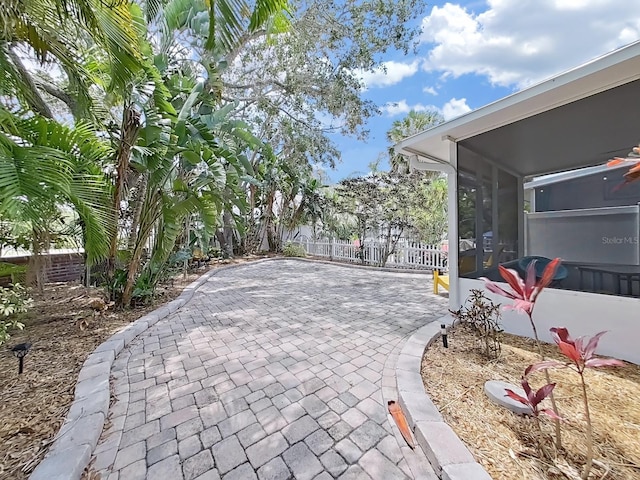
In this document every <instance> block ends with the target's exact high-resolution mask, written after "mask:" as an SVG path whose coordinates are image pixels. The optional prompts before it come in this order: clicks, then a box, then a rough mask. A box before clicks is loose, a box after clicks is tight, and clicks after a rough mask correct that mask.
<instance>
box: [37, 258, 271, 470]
mask: <svg viewBox="0 0 640 480" xmlns="http://www.w3.org/2000/svg"><path fill="white" fill-rule="evenodd" d="M269 260H272V258H265V259H260V260H255V261H252V262H247V263H242V264H237V265H227V266H224V267H219V268H215V269H213V270H210V271H208V272H207V273H205V274H204V275H202V276H201V277H200V278H198V279H197V280H196V281H194V282H192V283H191V284H189V285H188V286H187V287H186V288H185V289H184V290H183V291H182V293H181V294H180V296H179V297H178V298H176V299H175V300H172V301H171V302H169V303H167V304H165V305H163V306H162V307H160V308H158V309H157V310H154V311H153V312H151V313H148V314H146V315H144V316H143V317H140V318H139V319H137V320H136V321H134V322H132V323H131V324H129V325H127V326H126V327H125V328H123V329H121V330H120V331H118V332H117V333H116V334H114V335H112V336H111V337H110V338H108V339H107V340H106V341H105V342H103V343H102V344H100V345H99V346H98V347H97V348H96V349H95V350H94V351H93V353H91V354H90V355H89V356H88V357H87V359H86V360H85V362H84V364H83V365H82V369H81V370H80V373H79V374H78V380H77V383H76V388H75V398H74V400H73V403H72V404H71V408H70V409H69V413H68V414H67V418H66V419H65V421H64V423H63V424H62V427H61V428H60V431H59V432H58V434H57V435H56V438H55V440H54V442H53V444H52V446H51V448H50V449H49V452H48V453H47V455H46V456H45V457H44V459H43V460H42V461H41V462H40V463H39V464H38V466H37V467H36V468H35V470H34V471H33V473H32V474H31V475H30V476H29V479H30V480H79V479H80V477H81V476H82V472H83V471H84V469H85V468H86V466H87V465H88V464H89V461H90V460H91V455H92V453H93V451H94V450H95V448H96V445H97V443H98V440H99V439H100V435H101V434H102V430H103V428H104V423H105V421H106V419H107V414H108V412H109V401H110V399H111V389H110V377H111V366H112V365H113V362H114V361H115V359H116V357H117V356H118V354H119V353H120V352H121V351H122V349H123V348H124V347H125V346H126V345H128V344H129V343H131V341H132V340H133V339H134V338H136V337H137V336H138V335H140V334H141V333H142V332H144V331H145V330H147V329H148V328H149V327H151V326H152V325H155V324H156V323H158V321H160V320H162V319H164V318H165V317H168V316H169V315H171V314H172V313H174V312H175V311H177V310H178V309H179V308H180V307H182V306H183V305H184V304H185V303H187V302H188V301H189V300H191V298H192V297H193V295H194V294H195V292H196V290H198V288H200V287H201V286H202V285H203V284H204V283H206V282H207V281H208V280H209V279H210V278H211V277H213V276H214V275H217V274H218V273H219V272H222V271H224V270H228V269H231V268H238V267H244V266H247V265H253V264H256V263H262V262H266V261H269Z"/></svg>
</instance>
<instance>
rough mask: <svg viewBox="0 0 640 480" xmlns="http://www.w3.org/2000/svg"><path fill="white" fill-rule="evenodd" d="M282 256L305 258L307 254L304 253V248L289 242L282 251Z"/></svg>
mask: <svg viewBox="0 0 640 480" xmlns="http://www.w3.org/2000/svg"><path fill="white" fill-rule="evenodd" d="M282 254H283V255H284V256H285V257H306V256H307V252H305V250H304V247H303V246H302V245H296V244H294V243H291V242H287V244H286V245H285V246H284V248H283V249H282Z"/></svg>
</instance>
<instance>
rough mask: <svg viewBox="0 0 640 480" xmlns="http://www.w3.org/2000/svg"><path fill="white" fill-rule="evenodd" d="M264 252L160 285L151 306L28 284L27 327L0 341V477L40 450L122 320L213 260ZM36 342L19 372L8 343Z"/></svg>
mask: <svg viewBox="0 0 640 480" xmlns="http://www.w3.org/2000/svg"><path fill="white" fill-rule="evenodd" d="M259 258H262V257H257V256H250V257H240V258H235V259H233V260H225V261H217V262H212V263H211V264H209V265H206V266H203V267H201V268H199V269H197V271H193V272H192V273H189V274H188V275H187V278H186V279H184V278H183V275H179V276H176V277H175V278H174V280H173V284H172V285H167V286H164V287H161V288H159V292H158V293H159V294H158V296H157V298H155V299H154V301H153V303H152V304H151V305H148V306H144V307H138V308H134V309H131V310H113V309H112V308H111V307H107V309H106V310H103V311H100V312H97V311H96V308H100V307H104V306H105V302H104V299H105V296H104V293H103V291H102V290H100V289H97V288H86V287H84V286H82V285H79V284H77V283H76V284H72V283H56V284H50V285H47V286H46V288H45V290H44V293H43V294H37V293H36V292H32V294H31V296H32V298H33V299H34V302H35V303H34V307H33V308H32V309H31V310H30V311H29V312H28V314H27V317H26V318H25V319H24V320H23V323H25V325H26V326H25V329H24V330H23V331H13V332H11V333H12V336H11V338H10V339H9V341H8V342H7V344H6V345H3V346H1V347H0V372H2V374H1V377H0V418H1V419H2V421H1V422H0V479H2V480H4V479H7V480H8V479H11V480H20V479H25V478H27V477H28V476H29V474H30V473H31V471H33V469H34V468H35V466H36V465H37V464H38V462H40V460H41V459H42V458H43V457H44V455H45V454H46V452H47V451H48V448H49V446H50V444H51V443H52V441H53V439H54V436H55V434H56V433H57V432H58V430H59V428H60V426H61V425H62V423H63V421H64V419H65V417H66V415H67V412H68V411H69V407H70V406H71V402H72V401H73V392H74V389H75V384H76V378H77V376H78V373H79V371H80V369H81V367H82V364H83V363H84V361H85V359H86V358H87V356H88V355H89V354H90V353H91V352H92V351H93V350H94V349H95V348H96V347H97V346H98V345H100V344H101V343H102V342H103V341H104V340H106V339H107V338H108V337H110V336H111V335H113V334H114V333H115V332H117V331H118V330H119V329H120V328H122V327H124V326H126V325H127V324H129V323H130V322H132V321H134V320H136V319H138V318H140V317H141V316H143V315H145V314H147V313H149V312H151V311H153V310H155V309H157V308H158V307H160V306H161V305H162V304H164V303H166V302H169V301H171V300H173V299H175V298H176V297H178V296H179V295H180V293H181V292H182V290H183V289H184V287H186V286H187V285H189V284H190V283H191V282H193V281H194V280H196V279H197V278H198V277H200V276H201V275H203V274H204V273H206V272H207V271H209V270H210V269H212V268H216V267H219V266H223V265H229V264H238V263H246V262H248V261H252V260H256V259H259ZM23 342H30V343H32V344H33V346H32V348H31V350H30V352H29V354H28V355H27V357H26V358H25V362H24V373H23V374H22V375H20V376H19V375H18V361H17V359H16V358H14V357H13V355H12V353H11V351H10V350H9V349H10V348H11V347H12V346H14V345H16V344H19V343H23Z"/></svg>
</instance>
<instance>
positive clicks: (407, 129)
mask: <svg viewBox="0 0 640 480" xmlns="http://www.w3.org/2000/svg"><path fill="white" fill-rule="evenodd" d="M442 122H444V117H443V116H442V114H441V113H440V112H437V111H435V110H429V111H425V112H417V111H415V110H411V111H410V112H409V113H408V114H407V116H406V117H404V118H403V119H402V120H395V121H394V122H393V123H392V124H391V128H390V129H389V130H388V131H387V140H388V141H389V142H390V143H391V144H392V146H391V147H390V148H389V162H390V164H391V171H392V172H393V173H406V172H408V171H409V163H408V162H407V159H406V158H405V157H403V156H402V155H399V154H397V153H396V152H395V151H394V150H393V145H395V144H396V143H398V142H400V141H402V140H404V139H405V138H407V137H410V136H411V135H415V134H417V133H420V132H422V131H423V130H426V129H428V128H430V127H434V126H436V125H439V124H441V123H442Z"/></svg>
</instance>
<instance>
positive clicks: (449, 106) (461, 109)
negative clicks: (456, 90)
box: [442, 98, 471, 120]
mask: <svg viewBox="0 0 640 480" xmlns="http://www.w3.org/2000/svg"><path fill="white" fill-rule="evenodd" d="M470 111H471V107H470V106H469V105H467V99H466V98H461V99H459V100H458V99H457V98H452V99H451V100H449V101H448V102H447V103H445V104H444V105H443V107H442V115H443V116H444V119H445V120H451V119H452V118H455V117H459V116H460V115H464V114H465V113H467V112H470Z"/></svg>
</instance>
